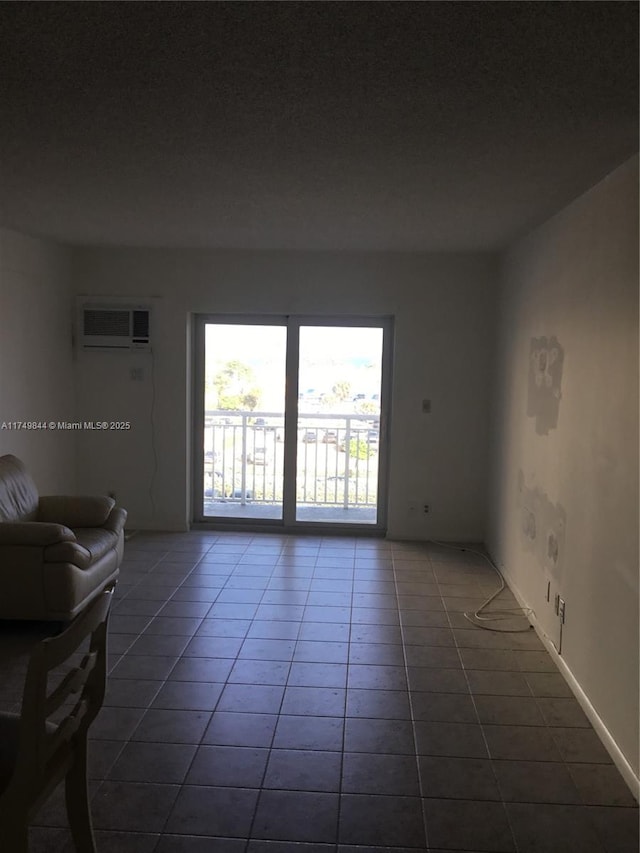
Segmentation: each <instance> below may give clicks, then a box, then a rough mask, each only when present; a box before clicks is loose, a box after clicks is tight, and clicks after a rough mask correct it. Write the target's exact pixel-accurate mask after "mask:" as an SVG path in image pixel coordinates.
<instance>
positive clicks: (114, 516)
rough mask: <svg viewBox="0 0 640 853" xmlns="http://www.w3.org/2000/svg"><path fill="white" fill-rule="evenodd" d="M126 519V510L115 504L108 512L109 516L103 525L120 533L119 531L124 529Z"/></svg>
mask: <svg viewBox="0 0 640 853" xmlns="http://www.w3.org/2000/svg"><path fill="white" fill-rule="evenodd" d="M126 520H127V511H126V509H123V508H122V507H120V506H115V507H114V508H113V509H112V510H111V512H110V514H109V518H108V519H107V520H106V521H105V523H104V527H105V528H106V529H107V530H112V531H113V532H114V533H117V534H120V531H121V530H123V529H124V525H125V522H126Z"/></svg>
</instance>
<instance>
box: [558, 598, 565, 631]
mask: <svg viewBox="0 0 640 853" xmlns="http://www.w3.org/2000/svg"><path fill="white" fill-rule="evenodd" d="M565 613H566V605H565V602H564V598H560V597H559V596H558V616H559V617H560V621H561V622H562V624H563V625H564V618H565Z"/></svg>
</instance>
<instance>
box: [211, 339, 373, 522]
mask: <svg viewBox="0 0 640 853" xmlns="http://www.w3.org/2000/svg"><path fill="white" fill-rule="evenodd" d="M328 343H329V344H330V345H329V346H328ZM381 350H382V330H381V329H377V328H373V329H371V328H343V327H337V328H329V329H328V328H327V327H315V326H304V327H301V329H300V350H299V369H298V377H297V380H298V388H299V392H298V419H297V428H296V434H295V436H286V435H285V416H284V396H285V394H284V389H285V356H286V328H285V327H283V326H268V325H264V326H260V325H251V326H244V325H236V324H233V325H232V324H229V325H223V324H208V325H207V327H206V360H205V367H206V380H205V421H204V436H203V438H204V495H203V497H204V515H205V516H206V517H215V516H224V517H239V518H282V514H283V499H284V495H283V488H284V456H285V452H284V451H285V440H286V441H295V443H296V458H297V465H296V495H295V500H296V518H297V519H298V520H307V521H309V520H310V521H315V520H319V521H343V520H346V519H347V518H348V519H349V520H355V521H356V522H358V523H369V524H370V523H375V521H376V508H377V502H378V461H379V443H380V370H381Z"/></svg>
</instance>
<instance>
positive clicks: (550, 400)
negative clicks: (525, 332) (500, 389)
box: [527, 337, 564, 435]
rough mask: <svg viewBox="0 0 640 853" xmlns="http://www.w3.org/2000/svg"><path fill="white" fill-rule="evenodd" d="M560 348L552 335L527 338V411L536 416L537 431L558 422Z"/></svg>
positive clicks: (545, 429) (541, 432)
mask: <svg viewBox="0 0 640 853" xmlns="http://www.w3.org/2000/svg"><path fill="white" fill-rule="evenodd" d="M563 363H564V350H563V349H562V347H561V346H560V344H559V343H558V339H557V338H556V337H552V338H546V337H542V338H531V347H530V352H529V383H528V387H529V391H528V396H527V415H528V416H529V417H531V418H535V419H536V432H537V433H538V435H548V434H549V431H550V430H552V429H555V428H556V427H557V426H558V415H559V413H560V399H561V397H562V390H561V384H562V365H563Z"/></svg>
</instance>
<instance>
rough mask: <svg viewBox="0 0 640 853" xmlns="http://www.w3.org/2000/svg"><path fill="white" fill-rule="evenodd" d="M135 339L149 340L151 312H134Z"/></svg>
mask: <svg viewBox="0 0 640 853" xmlns="http://www.w3.org/2000/svg"><path fill="white" fill-rule="evenodd" d="M132 313H133V339H134V340H138V339H139V340H145V341H148V340H149V311H147V310H145V311H133V312H132Z"/></svg>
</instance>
